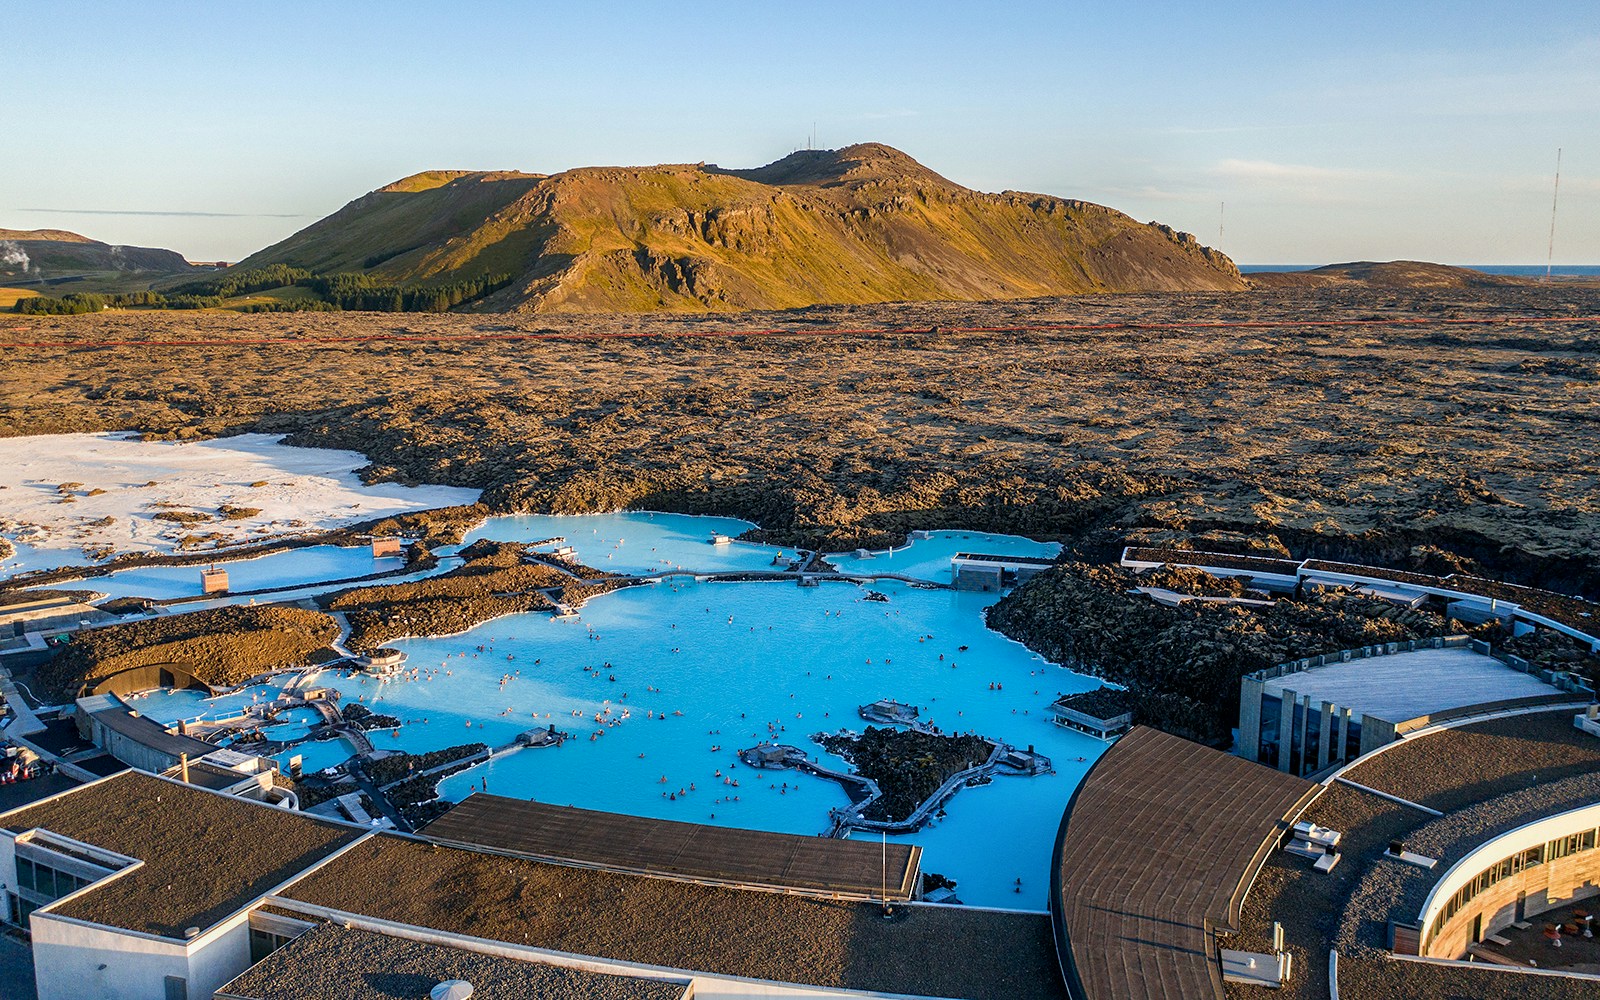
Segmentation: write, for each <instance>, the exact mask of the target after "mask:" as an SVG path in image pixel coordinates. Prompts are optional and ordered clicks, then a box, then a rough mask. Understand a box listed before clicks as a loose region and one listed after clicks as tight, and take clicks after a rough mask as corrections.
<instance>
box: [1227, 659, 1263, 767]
mask: <svg viewBox="0 0 1600 1000" xmlns="http://www.w3.org/2000/svg"><path fill="white" fill-rule="evenodd" d="M1266 686H1267V682H1266V681H1264V680H1261V679H1260V678H1257V677H1248V676H1247V677H1242V678H1240V680H1239V743H1238V745H1237V746H1236V747H1235V750H1234V752H1235V753H1237V754H1238V755H1239V756H1240V757H1243V758H1244V759H1245V760H1249V761H1259V760H1260V759H1261V694H1262V690H1263V689H1264V688H1265V687H1266Z"/></svg>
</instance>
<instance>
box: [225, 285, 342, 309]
mask: <svg viewBox="0 0 1600 1000" xmlns="http://www.w3.org/2000/svg"><path fill="white" fill-rule="evenodd" d="M319 299H320V296H318V295H317V293H316V292H313V291H312V290H311V289H309V288H300V287H298V286H290V287H288V288H268V289H266V290H264V291H260V292H251V293H250V294H248V295H238V296H235V297H233V298H231V299H224V300H223V303H222V305H221V307H220V308H221V309H222V310H226V311H236V310H238V309H241V308H243V307H245V306H253V305H261V304H263V303H268V302H316V301H318V300H319Z"/></svg>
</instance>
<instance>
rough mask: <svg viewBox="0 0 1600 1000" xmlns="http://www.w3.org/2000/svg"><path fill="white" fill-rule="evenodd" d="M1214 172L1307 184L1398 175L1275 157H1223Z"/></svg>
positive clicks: (1238, 177)
mask: <svg viewBox="0 0 1600 1000" xmlns="http://www.w3.org/2000/svg"><path fill="white" fill-rule="evenodd" d="M1211 172H1212V173H1214V174H1216V175H1218V176H1221V177H1226V178H1229V179H1231V180H1239V181H1251V182H1254V183H1269V184H1285V185H1307V184H1326V183H1341V184H1342V183H1350V182H1352V181H1355V182H1361V181H1378V180H1388V179H1390V178H1392V177H1393V176H1394V175H1392V174H1389V173H1386V172H1384V171H1379V170H1353V169H1350V168H1347V167H1318V166H1313V165H1311V164H1305V163H1274V162H1273V161H1271V160H1223V161H1221V162H1220V163H1218V164H1217V165H1216V166H1215V167H1214V168H1212V171H1211Z"/></svg>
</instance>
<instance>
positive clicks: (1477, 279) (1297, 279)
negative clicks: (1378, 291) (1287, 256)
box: [1249, 260, 1527, 289]
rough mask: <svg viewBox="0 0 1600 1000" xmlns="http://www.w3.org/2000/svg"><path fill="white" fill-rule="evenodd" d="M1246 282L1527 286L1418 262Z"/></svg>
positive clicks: (1366, 264)
mask: <svg viewBox="0 0 1600 1000" xmlns="http://www.w3.org/2000/svg"><path fill="white" fill-rule="evenodd" d="M1249 279H1250V283H1251V284H1252V285H1254V286H1256V287H1258V288H1341V287H1349V288H1438V289H1446V288H1505V287H1509V286H1513V285H1522V284H1526V283H1527V281H1526V280H1525V279H1522V278H1513V277H1508V276H1505V275H1499V274H1486V273H1484V272H1483V271H1474V270H1473V269H1472V268H1470V267H1454V266H1451V265H1449V264H1430V263H1428V262H1427V261H1420V260H1389V261H1370V260H1358V261H1352V262H1351V263H1348V264H1328V265H1327V266H1325V267H1317V268H1312V269H1311V270H1309V271H1257V272H1255V273H1253V274H1251V275H1250V276H1249Z"/></svg>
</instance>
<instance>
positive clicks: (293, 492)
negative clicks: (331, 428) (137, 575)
mask: <svg viewBox="0 0 1600 1000" xmlns="http://www.w3.org/2000/svg"><path fill="white" fill-rule="evenodd" d="M281 441H282V438H281V437H279V436H277V435H271V434H242V435H239V436H236V437H228V438H218V439H215V440H209V441H190V442H181V443H180V442H168V441H140V440H138V437H137V435H134V434H129V433H125V432H122V433H118V432H111V433H101V434H40V435H32V436H26V437H13V438H0V536H4V537H6V538H8V539H10V540H11V541H12V542H14V543H17V552H16V554H14V555H12V556H10V557H9V558H7V559H6V560H4V561H0V578H4V577H7V576H12V575H15V574H16V573H19V572H24V571H27V570H31V569H42V568H47V567H48V566H52V565H72V564H80V565H87V564H92V563H96V562H101V561H103V560H105V559H107V558H110V557H111V556H112V555H116V554H119V553H124V552H156V553H165V552H174V551H178V550H179V549H180V547H181V545H182V542H183V540H184V539H185V538H191V543H192V542H193V539H194V537H198V538H201V539H203V540H204V541H203V542H202V543H201V545H200V548H201V549H208V548H212V547H215V546H218V545H221V546H230V545H239V544H244V543H249V542H261V541H268V540H270V539H273V538H280V537H286V536H293V535H303V534H308V533H312V532H316V531H322V530H326V529H330V528H337V527H342V526H345V525H349V524H355V523H358V522H361V521H366V520H369V519H372V518H377V517H384V516H388V515H393V514H400V513H404V512H407V511H415V510H426V509H429V508H434V507H449V506H453V505H456V504H470V503H475V502H476V501H477V499H478V491H477V490H469V489H460V488H456V487H449V486H416V487H412V486H399V485H396V484H393V483H378V484H374V485H366V484H363V483H362V482H361V480H360V478H359V477H357V476H356V474H355V470H357V469H359V468H361V467H362V466H364V465H366V464H367V459H366V458H365V457H363V456H362V455H360V454H358V453H357V452H353V451H335V450H330V449H323V448H294V447H289V446H287V445H284V444H282V443H280V442H281ZM223 507H230V508H234V510H233V511H231V516H230V513H229V512H224V511H223V510H222V508H223ZM249 511H254V513H248V512H249ZM164 513H166V514H174V515H179V516H184V515H189V514H193V515H200V516H202V517H201V518H193V519H190V520H187V521H180V520H174V519H172V518H171V517H168V518H163V517H159V516H158V515H161V514H164ZM202 518H203V519H202Z"/></svg>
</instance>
